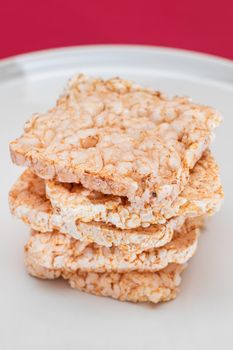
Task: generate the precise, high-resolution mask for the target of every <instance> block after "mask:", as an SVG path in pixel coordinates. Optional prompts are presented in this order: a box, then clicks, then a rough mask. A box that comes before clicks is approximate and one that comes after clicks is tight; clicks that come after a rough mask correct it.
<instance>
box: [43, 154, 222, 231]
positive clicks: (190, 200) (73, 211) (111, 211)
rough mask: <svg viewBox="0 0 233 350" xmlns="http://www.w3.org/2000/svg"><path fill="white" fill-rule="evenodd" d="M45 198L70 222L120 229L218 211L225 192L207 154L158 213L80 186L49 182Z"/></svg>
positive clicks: (213, 161) (210, 157) (215, 168)
mask: <svg viewBox="0 0 233 350" xmlns="http://www.w3.org/2000/svg"><path fill="white" fill-rule="evenodd" d="M46 196H47V197H48V199H49V200H50V202H51V204H52V206H53V208H54V209H55V210H56V211H57V212H59V213H60V214H61V215H62V216H65V217H70V220H72V221H74V220H79V221H84V222H90V221H97V222H99V221H101V222H105V223H109V224H112V225H114V226H116V227H118V228H121V229H131V228H136V227H139V226H143V227H148V226H149V225H150V224H163V223H165V222H166V220H168V219H170V218H171V217H173V216H180V215H186V216H190V215H193V216H198V215H203V214H212V213H214V212H216V211H217V210H218V208H219V206H220V204H221V202H222V198H223V191H222V186H221V183H220V178H219V170H218V166H217V164H216V162H215V160H214V158H213V157H212V155H211V154H210V152H209V151H206V152H205V153H204V154H203V156H202V158H201V159H200V160H199V161H198V162H197V164H196V165H195V167H194V168H193V169H192V170H191V173H190V180H189V183H188V184H187V185H186V187H185V188H184V190H183V192H182V193H181V194H180V195H179V196H178V198H177V199H176V200H175V201H174V202H173V203H172V205H171V206H170V207H168V208H164V209H161V210H160V211H159V212H156V211H155V210H154V209H153V208H152V207H151V206H150V205H147V206H146V207H144V208H142V209H141V210H137V208H135V207H133V206H131V204H130V202H129V201H128V200H127V199H126V198H123V197H120V196H113V195H104V194H102V193H100V192H96V191H91V190H88V189H86V188H84V187H83V186H82V185H81V184H69V183H66V184H64V183H61V182H57V181H52V180H51V181H46Z"/></svg>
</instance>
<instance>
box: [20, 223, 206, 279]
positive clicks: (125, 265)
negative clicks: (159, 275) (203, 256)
mask: <svg viewBox="0 0 233 350" xmlns="http://www.w3.org/2000/svg"><path fill="white" fill-rule="evenodd" d="M200 224H201V221H200V220H199V219H198V220H195V219H188V220H186V222H185V224H184V225H183V226H182V227H181V228H180V230H179V231H176V232H175V233H174V236H173V239H172V241H171V242H170V243H168V244H166V245H165V246H164V247H161V248H157V249H150V250H148V251H145V252H142V253H138V254H135V253H132V254H130V255H129V254H127V253H125V252H124V251H122V250H119V249H118V248H117V247H115V246H113V247H111V248H107V247H103V246H99V245H97V244H95V243H88V242H81V241H78V240H77V239H74V238H71V237H70V236H68V235H65V234H61V233H58V232H54V233H41V232H37V231H32V233H31V237H30V239H29V241H28V243H27V245H26V248H25V249H26V251H28V253H29V254H30V256H31V257H32V259H33V261H34V262H35V263H36V264H37V265H40V266H43V267H45V268H48V269H52V270H54V269H63V270H66V271H67V272H75V271H76V270H78V269H81V270H82V271H95V272H113V271H114V272H128V271H133V270H137V271H140V272H143V271H150V272H155V271H158V270H161V269H163V268H165V267H166V266H167V265H168V264H170V263H177V264H184V263H186V262H187V261H188V260H189V259H190V258H191V257H192V256H193V254H194V252H195V250H196V247H197V241H198V236H199V225H200Z"/></svg>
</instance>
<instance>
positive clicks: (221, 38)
mask: <svg viewBox="0 0 233 350" xmlns="http://www.w3.org/2000/svg"><path fill="white" fill-rule="evenodd" d="M232 18H233V0H221V1H219V0H191V1H190V0H170V1H169V0H134V1H133V0H118V1H112V0H102V1H101V0H82V1H79V0H40V1H39V0H38V1H34V0H15V1H13V0H0V58H1V57H6V56H10V55H15V54H18V53H24V52H29V51H35V50H40V49H47V48H51V47H60V46H69V45H79V44H104V43H124V44H128V43H130V44H147V45H161V46H172V47H179V48H184V49H191V50H197V51H202V52H207V53H211V54H217V55H220V56H225V57H228V58H231V59H233V19H232Z"/></svg>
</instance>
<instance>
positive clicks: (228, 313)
mask: <svg viewBox="0 0 233 350" xmlns="http://www.w3.org/2000/svg"><path fill="white" fill-rule="evenodd" d="M75 72H85V73H88V74H92V75H101V76H104V77H107V76H115V75H120V76H122V77H125V78H130V79H133V80H136V81H137V82H139V83H142V84H145V85H148V86H151V87H153V88H156V89H161V90H163V91H164V92H165V93H167V94H168V95H174V94H179V95H189V96H191V97H192V98H193V99H194V100H195V101H198V102H200V103H204V104H209V105H212V106H214V107H216V108H217V109H218V110H220V111H221V112H222V114H223V115H224V123H223V125H222V126H221V127H220V128H219V129H218V130H217V136H216V140H215V142H214V144H213V147H212V149H213V152H214V154H215V156H216V158H217V160H218V162H219V164H220V166H221V175H222V181H223V185H224V189H225V203H224V206H223V207H222V210H221V212H220V213H219V214H217V215H216V216H215V217H213V218H212V219H210V221H209V222H208V225H207V229H206V231H205V233H204V234H203V235H202V237H201V239H200V243H199V249H198V251H197V253H196V255H195V257H194V258H193V259H192V260H191V262H190V264H189V268H188V270H187V271H186V272H185V273H184V274H183V283H182V285H181V293H180V294H179V296H178V298H177V299H176V300H175V301H173V302H169V303H165V304H160V305H158V306H153V305H145V304H131V303H122V302H118V301H114V300H111V299H107V298H100V297H95V296H92V295H88V294H85V293H81V292H78V291H75V290H72V289H70V288H69V287H68V284H67V283H65V282H64V281H41V280H37V279H35V278H31V277H29V276H28V275H27V273H26V272H25V270H24V264H23V245H24V243H25V242H26V240H27V237H28V228H27V227H25V225H24V224H22V223H20V222H19V221H17V220H16V219H14V218H12V217H11V215H10V213H9V210H8V203H7V193H8V191H9V189H10V186H11V185H12V184H13V182H14V181H15V180H16V178H17V176H18V175H19V174H20V173H21V172H22V169H20V168H18V167H16V166H14V165H12V164H11V161H10V157H9V153H8V143H9V141H10V140H12V139H14V138H15V137H17V136H18V135H19V134H20V133H21V131H22V127H23V124H24V122H25V121H26V119H28V118H29V117H30V116H31V114H32V113H34V112H37V111H46V110H47V109H48V108H49V107H51V106H53V104H54V102H55V100H56V97H57V96H58V95H59V94H60V93H61V92H62V90H63V87H64V84H65V82H66V81H67V79H68V78H69V77H70V76H72V74H74V73H75ZM232 114H233V63H232V62H230V61H227V60H224V59H219V58H215V57H212V56H207V55H202V54H195V53H190V52H185V51H179V50H174V49H163V48H152V47H137V46H136V47H135V46H134V47H129V46H115V47H114V46H90V47H77V48H67V49H59V50H51V51H45V52H39V53H33V54H30V55H23V56H18V57H13V58H11V59H8V60H3V61H1V62H0V121H1V124H0V125H1V126H0V133H1V135H0V145H1V147H0V162H1V164H0V169H1V181H0V187H1V188H0V195H1V200H0V216H1V241H0V276H1V280H0V281H1V282H0V283H1V289H0V291H1V292H0V293H1V298H0V349H2V350H8V349H9V350H11V349H24V350H27V349H33V350H37V349H40V350H41V349H43V350H44V349H57V350H59V349H134V350H137V349H143V348H144V349H148V350H149V349H173V350H175V349H179V350H183V349H185V350H187V349H189V350H190V349H219V347H221V348H222V349H232V348H233V232H232V231H233V230H232V226H231V225H232V219H233V186H232V181H233V159H232V158H233V157H232V152H233V115H232Z"/></svg>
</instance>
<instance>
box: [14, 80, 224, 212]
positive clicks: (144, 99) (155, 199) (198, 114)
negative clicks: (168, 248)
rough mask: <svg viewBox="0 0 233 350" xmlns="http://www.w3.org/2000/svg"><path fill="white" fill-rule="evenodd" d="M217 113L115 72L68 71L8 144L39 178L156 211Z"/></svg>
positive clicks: (183, 177) (171, 194) (203, 143)
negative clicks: (51, 98) (49, 101)
mask: <svg viewBox="0 0 233 350" xmlns="http://www.w3.org/2000/svg"><path fill="white" fill-rule="evenodd" d="M220 122H221V116H220V115H219V113H218V112H217V111H215V110H214V109H213V108H210V107H207V106H202V105H198V104H195V103H193V102H191V101H190V99H188V98H184V97H174V98H171V99H168V98H166V97H165V96H164V95H162V94H161V93H160V92H158V91H154V90H151V89H147V88H143V87H141V86H139V85H137V84H134V83H131V82H130V81H127V80H123V79H120V78H112V79H108V80H103V79H100V78H90V77H88V76H85V75H83V74H80V75H77V76H75V77H74V78H73V79H72V80H71V81H70V82H69V84H68V87H67V89H66V91H65V93H64V94H63V96H62V97H60V98H59V99H58V101H57V104H56V106H55V107H54V108H53V109H51V110H50V111H49V112H48V113H45V114H35V115H34V116H33V117H32V118H31V119H30V120H29V121H28V122H27V123H26V125H25V128H24V133H23V134H22V136H21V137H19V138H18V139H16V140H15V141H13V142H11V144H10V151H11V157H12V160H13V162H14V163H16V164H18V165H22V166H27V167H29V168H31V169H32V170H33V172H35V173H36V174H37V175H38V176H40V177H42V178H44V179H55V180H58V181H60V182H69V183H81V184H82V185H83V186H84V187H86V188H88V189H90V190H95V191H98V192H102V193H104V194H113V195H118V196H124V197H127V198H128V200H129V201H130V203H131V204H132V205H134V206H135V207H137V208H143V207H144V206H145V204H146V203H147V204H148V203H149V204H150V205H151V206H152V207H153V208H155V210H157V209H160V208H162V207H166V206H169V205H170V204H171V203H172V202H173V201H174V199H175V198H176V197H177V196H178V194H179V193H180V192H181V191H182V190H183V188H184V186H185V184H186V183H187V181H188V178H189V170H190V169H192V168H193V166H194V165H195V164H196V162H197V161H198V160H199V159H200V157H201V155H202V154H203V152H204V151H205V150H206V149H207V148H208V147H209V144H210V142H211V140H212V139H213V130H214V128H216V127H217V126H218V125H219V124H220Z"/></svg>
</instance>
